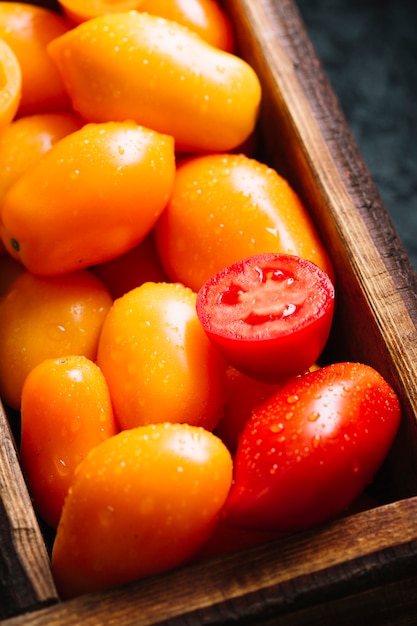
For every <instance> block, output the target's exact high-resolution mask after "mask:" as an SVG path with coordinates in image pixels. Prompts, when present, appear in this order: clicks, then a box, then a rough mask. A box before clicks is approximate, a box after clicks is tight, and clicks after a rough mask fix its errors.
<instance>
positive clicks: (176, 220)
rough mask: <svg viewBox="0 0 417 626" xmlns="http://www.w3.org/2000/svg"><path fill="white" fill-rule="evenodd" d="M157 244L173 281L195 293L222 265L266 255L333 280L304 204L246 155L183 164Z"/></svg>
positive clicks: (273, 173)
mask: <svg viewBox="0 0 417 626" xmlns="http://www.w3.org/2000/svg"><path fill="white" fill-rule="evenodd" d="M156 242H157V246H158V251H159V254H160V257H161V261H162V263H163V265H164V267H165V270H166V272H167V274H168V276H169V277H170V279H171V280H176V281H180V282H183V283H184V284H185V285H187V286H188V287H191V289H193V290H194V291H196V292H197V291H198V290H199V289H200V288H201V287H202V285H203V284H204V283H205V282H206V281H207V280H208V279H209V278H210V276H212V275H213V274H216V273H217V272H219V271H220V270H221V269H223V268H224V267H226V266H228V265H231V264H232V263H235V262H236V261H239V260H240V259H243V258H245V257H248V256H253V255H255V254H262V253H265V252H279V253H284V254H292V255H296V256H300V257H302V258H306V259H308V260H310V261H312V262H313V263H315V264H316V265H318V266H319V267H320V268H321V269H323V270H324V271H325V272H327V273H328V274H329V276H330V277H331V278H332V280H333V279H334V271H333V267H332V263H331V261H330V259H329V257H328V254H327V252H326V250H325V249H324V247H323V244H322V243H321V241H320V238H319V235H318V233H317V230H316V228H315V226H314V224H313V223H312V220H311V218H310V216H309V214H308V211H307V208H306V207H305V206H304V204H303V203H302V202H301V200H300V198H299V197H298V196H297V195H296V194H295V192H294V191H293V189H292V188H291V187H290V185H289V184H288V182H287V181H286V180H284V179H283V178H282V177H281V176H280V175H279V174H278V172H277V171H276V170H274V169H272V168H270V167H268V166H267V165H265V164H264V163H261V162H260V161H258V160H256V159H253V158H250V157H247V156H245V155H243V154H216V155H205V156H195V157H192V158H190V159H188V160H185V161H183V162H181V163H180V164H179V166H178V168H177V173H176V177H175V183H174V188H173V191H172V194H171V197H170V200H169V202H168V204H167V207H166V209H165V210H164V212H163V214H162V215H161V218H160V219H159V220H158V223H157V226H156Z"/></svg>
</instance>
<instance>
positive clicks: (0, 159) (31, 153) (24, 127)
mask: <svg viewBox="0 0 417 626" xmlns="http://www.w3.org/2000/svg"><path fill="white" fill-rule="evenodd" d="M82 125H83V123H82V120H81V119H80V118H79V117H78V115H76V114H75V113H71V112H64V111H62V112H58V113H39V114H37V115H26V116H24V117H19V118H18V119H16V120H14V121H13V122H12V123H11V124H9V125H8V126H7V128H5V129H4V130H3V132H2V133H1V135H0V163H1V164H2V168H1V170H0V201H2V200H3V197H4V195H5V193H6V191H7V190H8V189H9V188H10V187H11V186H12V185H13V183H14V182H16V180H17V179H18V178H20V176H21V175H22V174H24V173H25V172H26V171H27V170H28V169H29V168H30V167H32V165H34V164H35V163H36V161H37V160H38V159H39V158H40V157H41V156H42V155H43V154H45V152H47V151H48V150H49V149H50V148H51V147H52V146H53V144H54V143H56V142H57V141H58V140H59V139H62V137H65V136H66V135H69V133H72V132H74V131H75V130H78V129H79V128H81V126H82Z"/></svg>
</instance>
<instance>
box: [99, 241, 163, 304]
mask: <svg viewBox="0 0 417 626" xmlns="http://www.w3.org/2000/svg"><path fill="white" fill-rule="evenodd" d="M91 270H92V271H93V272H94V274H96V275H97V276H98V277H99V278H100V280H102V281H103V283H104V284H105V285H106V287H107V289H108V290H109V291H110V293H111V295H112V297H113V300H115V299H116V298H120V296H123V295H124V294H125V293H127V292H128V291H131V290H132V289H134V288H135V287H139V286H140V285H142V284H143V283H146V282H155V283H158V282H165V281H166V280H167V276H166V274H165V271H164V268H163V267H162V264H161V261H160V259H159V256H158V252H157V250H156V246H155V240H154V236H153V231H152V232H150V233H149V235H147V236H146V237H145V239H144V240H143V241H141V242H140V244H139V245H138V246H136V247H135V248H133V249H132V250H129V251H128V252H126V253H125V254H121V255H120V256H118V257H116V258H115V259H111V260H110V261H107V262H106V263H101V264H100V265H94V266H93V267H92V268H91Z"/></svg>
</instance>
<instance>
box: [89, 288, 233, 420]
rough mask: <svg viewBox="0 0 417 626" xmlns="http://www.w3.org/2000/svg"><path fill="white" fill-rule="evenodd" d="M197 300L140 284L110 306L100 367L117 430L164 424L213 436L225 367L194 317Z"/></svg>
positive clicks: (187, 291) (184, 293) (183, 290)
mask: <svg viewBox="0 0 417 626" xmlns="http://www.w3.org/2000/svg"><path fill="white" fill-rule="evenodd" d="M195 301H196V294H195V293H193V292H192V291H191V290H190V289H187V288H186V287H184V286H183V285H180V284H174V283H144V284H143V285H141V286H140V287H137V288H135V289H133V290H132V291H129V292H128V293H127V294H125V295H124V296H123V297H121V298H119V299H117V300H116V301H115V302H114V303H113V306H112V307H111V309H110V311H109V312H108V314H107V316H106V319H105V322H104V324H103V328H102V330H101V334H100V341H99V346H98V354H97V363H98V365H99V366H100V368H101V369H102V371H103V373H104V376H105V377H106V380H107V384H108V386H109V389H110V395H111V398H112V402H113V406H114V409H115V413H116V417H117V420H118V423H119V427H120V428H121V429H126V428H133V427H135V426H142V425H145V424H149V423H156V422H165V421H169V422H187V423H189V424H193V425H195V426H204V427H205V428H206V429H207V430H212V429H213V428H214V427H215V425H216V424H217V422H218V421H219V419H220V416H221V414H222V410H223V404H224V383H225V363H224V360H223V359H222V358H221V357H220V355H219V354H218V352H217V350H215V348H214V347H213V346H212V344H211V343H210V341H209V340H208V339H207V337H206V335H205V333H204V331H203V329H202V327H201V325H200V323H199V321H198V319H197V314H196V311H195Z"/></svg>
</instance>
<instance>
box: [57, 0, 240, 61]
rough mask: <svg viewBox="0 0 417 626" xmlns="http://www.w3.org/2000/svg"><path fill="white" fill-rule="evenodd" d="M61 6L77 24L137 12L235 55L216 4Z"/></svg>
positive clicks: (167, 1) (178, 0)
mask: <svg viewBox="0 0 417 626" xmlns="http://www.w3.org/2000/svg"><path fill="white" fill-rule="evenodd" d="M59 4H60V6H61V8H62V10H63V12H64V14H65V15H66V16H67V17H68V19H69V20H71V22H73V23H74V24H80V23H81V22H85V21H86V20H89V19H92V18H94V17H98V16H99V15H104V14H106V13H120V12H122V11H129V10H137V11H141V12H146V13H151V14H152V15H157V16H158V17H164V18H165V19H168V20H173V21H175V22H178V23H179V24H182V25H183V26H187V27H188V28H190V30H193V31H195V32H197V33H198V34H199V35H200V37H202V38H203V39H205V40H206V41H207V42H208V43H210V44H211V45H213V46H216V47H217V48H221V49H222V50H226V51H228V52H231V51H232V50H233V47H234V36H233V31H232V26H231V23H230V20H229V18H228V16H227V14H226V13H225V11H224V10H223V9H222V8H221V7H220V5H219V3H218V2H216V0H185V1H184V0H122V1H121V2H120V1H119V2H114V0H60V2H59Z"/></svg>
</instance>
